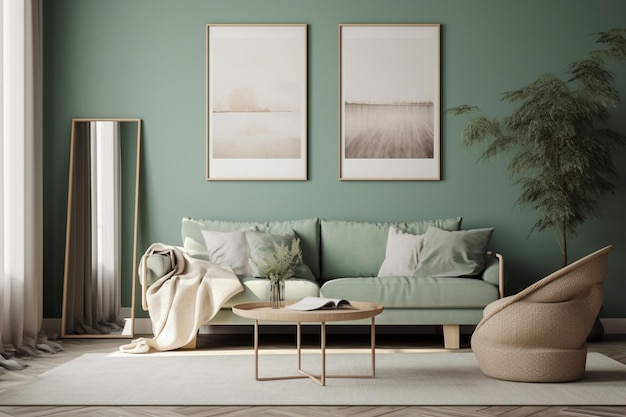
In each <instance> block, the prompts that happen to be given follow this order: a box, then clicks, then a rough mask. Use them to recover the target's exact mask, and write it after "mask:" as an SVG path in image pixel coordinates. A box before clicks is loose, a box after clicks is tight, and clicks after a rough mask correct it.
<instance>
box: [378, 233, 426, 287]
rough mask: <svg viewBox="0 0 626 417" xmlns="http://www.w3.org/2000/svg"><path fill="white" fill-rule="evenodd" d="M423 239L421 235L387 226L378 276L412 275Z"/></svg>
mask: <svg viewBox="0 0 626 417" xmlns="http://www.w3.org/2000/svg"><path fill="white" fill-rule="evenodd" d="M423 240H424V238H423V235H414V234H412V233H407V232H404V231H402V230H400V229H398V228H397V227H395V226H389V234H388V236H387V248H386V250H385V260H384V261H383V264H382V265H381V267H380V270H379V271H378V276H379V277H389V276H394V275H396V276H397V275H413V273H414V272H415V268H417V261H418V259H419V253H420V250H421V249H422V241H423Z"/></svg>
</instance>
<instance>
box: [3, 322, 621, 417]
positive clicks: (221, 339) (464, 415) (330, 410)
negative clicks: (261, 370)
mask: <svg viewBox="0 0 626 417" xmlns="http://www.w3.org/2000/svg"><path fill="white" fill-rule="evenodd" d="M314 339H315V336H314V335H311V336H309V340H306V338H305V343H309V344H311V346H315V345H316V343H317V340H314ZM333 339H334V342H333ZM292 342H293V340H292V337H291V336H286V335H272V336H270V335H267V336H263V337H262V343H263V346H264V347H292V346H293V345H292ZM123 343H124V342H123V341H122V342H120V341H119V340H84V339H83V340H80V339H68V340H64V341H63V342H62V344H63V346H64V348H65V351H64V352H61V353H58V354H55V355H48V354H46V355H43V356H42V357H40V358H37V359H34V360H29V361H28V365H29V366H28V367H27V368H26V369H24V370H22V371H16V372H12V373H11V374H5V375H0V390H2V389H5V388H9V387H14V386H16V385H19V384H23V383H26V382H28V381H30V380H32V379H34V378H37V376H38V375H39V374H41V373H43V372H45V371H47V370H49V369H52V368H54V367H56V366H59V365H60V364H62V363H65V362H67V361H69V360H72V359H74V358H76V357H78V356H80V355H82V354H84V353H88V352H113V351H116V350H117V348H118V347H119V346H120V345H121V344H123ZM328 343H329V346H332V345H333V343H334V346H332V347H344V346H345V347H353V346H355V345H360V346H363V345H367V341H366V339H361V338H360V336H354V335H350V336H343V337H340V336H339V335H336V336H333V337H330V338H329V341H328ZM462 344H463V347H464V348H465V349H468V344H469V343H468V340H466V339H465V338H464V339H463V340H462ZM440 345H441V340H440V338H439V337H433V336H428V335H413V336H408V335H391V334H389V335H379V336H378V338H377V346H378V347H379V348H391V347H397V348H413V349H414V348H418V349H419V348H423V349H432V348H439V347H440ZM250 346H251V336H248V335H201V336H200V338H199V341H198V348H199V349H249V348H250ZM589 350H590V351H594V352H600V353H603V354H605V355H607V356H609V357H611V358H613V359H615V360H618V361H620V362H622V363H624V364H626V335H619V336H617V335H608V336H605V337H604V338H603V340H602V341H601V342H596V343H592V344H590V346H589ZM5 416H16V417H17V416H20V417H35V416H36V417H43V416H48V417H50V416H71V417H76V416H101V417H108V416H121V417H125V416H133V417H135V416H142V417H145V416H163V417H180V416H193V417H200V416H219V417H241V416H280V417H320V416H323V417H329V416H333V417H334V416H336V417H352V416H362V417H382V416H385V417H405V416H429V417H444V416H445V417H452V416H456V417H488V416H498V417H525V416H533V417H550V416H578V417H582V416H597V417H609V416H626V407H608V406H607V407H599V406H595V407H580V406H577V407H567V406H560V407H541V406H537V407H502V406H499V407H458V406H456V407H417V406H413V407H406V406H397V407H396V406H385V407H369V406H368V407H365V406H363V407H360V406H351V407H328V406H325V407H310V406H308V407H242V406H232V407H211V406H194V407H180V406H176V407H174V406H170V407H0V417H5Z"/></svg>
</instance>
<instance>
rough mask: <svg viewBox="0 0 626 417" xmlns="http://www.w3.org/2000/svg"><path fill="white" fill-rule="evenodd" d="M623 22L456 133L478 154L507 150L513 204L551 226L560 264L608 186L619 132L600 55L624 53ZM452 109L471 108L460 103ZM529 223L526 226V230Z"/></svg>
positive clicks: (624, 56) (540, 226)
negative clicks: (500, 110)
mask: <svg viewBox="0 0 626 417" xmlns="http://www.w3.org/2000/svg"><path fill="white" fill-rule="evenodd" d="M624 34H626V28H614V29H611V30H609V31H608V32H601V33H598V34H596V36H597V42H598V43H600V44H603V46H605V48H604V49H601V50H597V51H593V52H591V53H590V54H589V56H588V57H587V58H585V59H583V60H581V61H576V62H574V63H572V64H571V65H570V66H569V69H568V74H569V75H570V78H569V79H567V80H562V79H560V78H558V77H557V76H555V75H554V74H544V75H541V76H540V77H539V78H538V79H537V80H535V81H534V82H532V83H530V84H529V85H527V86H526V87H522V88H520V89H518V90H513V91H509V92H507V93H505V94H504V96H503V97H502V100H503V101H507V102H510V103H516V104H517V108H516V109H515V110H514V111H513V112H512V113H511V114H510V115H508V116H505V117H503V118H501V119H497V118H489V117H486V116H485V115H483V114H479V115H478V116H476V117H474V118H473V119H471V120H470V121H469V122H468V123H467V125H466V126H465V128H464V129H463V133H462V142H463V143H464V144H465V145H466V146H474V145H477V144H486V148H485V150H484V152H483V154H482V156H481V158H480V159H490V158H493V157H496V156H499V155H501V154H508V155H510V162H509V165H508V172H509V174H510V176H511V178H512V179H513V180H514V182H515V183H516V184H520V185H521V188H522V193H521V195H520V196H519V198H518V200H517V201H518V203H519V204H520V205H527V206H532V207H533V208H534V209H535V210H537V212H538V214H539V220H538V221H537V223H535V225H534V226H533V229H532V230H534V229H537V230H539V231H543V230H545V229H552V230H554V231H555V234H556V236H557V240H558V241H559V244H560V247H561V253H562V255H563V266H565V265H567V262H568V261H567V238H568V237H569V236H575V235H576V234H577V228H578V226H580V225H582V224H583V223H584V222H585V221H587V220H588V219H589V218H591V217H595V216H597V215H598V214H599V212H600V205H599V198H600V197H601V196H603V195H605V194H608V193H613V192H614V191H615V185H614V184H613V182H612V179H613V178H614V177H615V175H616V170H615V165H614V163H613V160H612V153H613V151H614V149H615V148H616V147H617V146H619V145H623V144H625V143H626V136H624V135H623V134H621V133H619V132H617V131H614V130H611V129H609V128H608V127H607V122H608V120H609V111H608V107H609V106H616V105H617V104H618V103H619V102H620V97H619V92H618V91H617V89H616V88H615V86H614V80H613V74H612V73H611V72H610V71H609V70H608V69H607V68H606V61H607V60H611V59H613V60H617V61H619V62H622V61H625V60H626V39H625V38H624V36H623V35H624ZM448 111H449V112H452V113H453V114H457V115H458V114H465V113H469V112H479V113H480V111H479V109H478V107H476V106H470V105H462V106H458V107H455V108H452V109H449V110H448ZM532 230H531V232H532Z"/></svg>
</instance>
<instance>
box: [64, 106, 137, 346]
mask: <svg viewBox="0 0 626 417" xmlns="http://www.w3.org/2000/svg"><path fill="white" fill-rule="evenodd" d="M140 148H141V119H126V118H124V119H72V131H71V145H70V166H69V184H68V199H67V227H66V244H65V272H64V285H63V312H62V324H61V336H62V337H66V338H88V337H91V338H132V337H134V321H135V285H136V284H135V282H136V274H137V232H138V213H139V162H140Z"/></svg>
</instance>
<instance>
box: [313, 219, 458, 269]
mask: <svg viewBox="0 0 626 417" xmlns="http://www.w3.org/2000/svg"><path fill="white" fill-rule="evenodd" d="M390 226H394V227H396V228H398V229H400V230H403V231H405V232H408V233H413V234H422V233H425V232H426V229H427V228H428V226H437V227H439V228H442V229H446V230H459V228H460V227H461V218H460V217H456V218H450V219H440V220H427V221H416V222H408V223H367V222H355V221H345V220H324V219H322V220H320V228H321V238H322V248H321V258H322V271H321V272H322V279H323V280H328V279H333V278H341V277H375V276H377V275H378V271H379V269H380V267H381V265H382V263H383V261H384V259H385V250H386V246H387V235H388V232H389V227H390Z"/></svg>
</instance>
